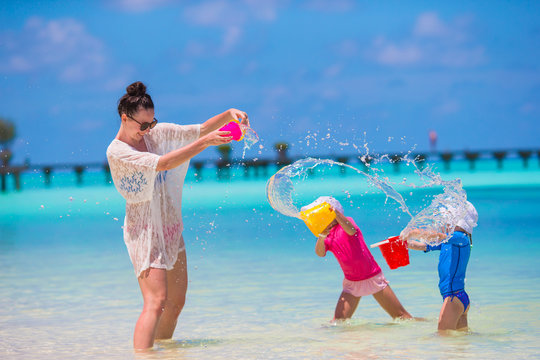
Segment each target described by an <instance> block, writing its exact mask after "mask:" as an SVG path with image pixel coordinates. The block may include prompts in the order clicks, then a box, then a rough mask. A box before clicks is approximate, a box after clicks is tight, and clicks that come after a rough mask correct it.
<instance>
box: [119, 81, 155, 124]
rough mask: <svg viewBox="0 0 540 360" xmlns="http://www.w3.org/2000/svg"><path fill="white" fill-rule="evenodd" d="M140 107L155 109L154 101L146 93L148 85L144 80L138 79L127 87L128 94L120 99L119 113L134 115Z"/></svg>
mask: <svg viewBox="0 0 540 360" xmlns="http://www.w3.org/2000/svg"><path fill="white" fill-rule="evenodd" d="M139 108H142V109H145V110H146V109H153V108H154V102H153V101H152V98H151V97H150V95H148V94H147V93H146V86H145V85H144V84H143V83H142V82H140V81H136V82H134V83H133V84H131V85H129V86H128V87H127V88H126V94H124V96H122V97H121V98H120V100H118V115H120V116H122V114H126V115H127V116H133V115H134V114H136V113H137V111H139Z"/></svg>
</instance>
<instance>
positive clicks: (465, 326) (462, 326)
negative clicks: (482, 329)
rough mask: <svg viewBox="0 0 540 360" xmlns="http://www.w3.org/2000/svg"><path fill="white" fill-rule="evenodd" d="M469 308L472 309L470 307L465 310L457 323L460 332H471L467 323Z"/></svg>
mask: <svg viewBox="0 0 540 360" xmlns="http://www.w3.org/2000/svg"><path fill="white" fill-rule="evenodd" d="M469 308H470V306H468V307H467V310H465V312H464V313H463V315H461V316H460V318H459V320H458V322H457V326H456V330H459V331H467V330H469V324H468V322H467V313H468V312H469Z"/></svg>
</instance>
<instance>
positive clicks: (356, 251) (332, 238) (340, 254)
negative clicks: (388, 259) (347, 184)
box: [324, 217, 381, 281]
mask: <svg viewBox="0 0 540 360" xmlns="http://www.w3.org/2000/svg"><path fill="white" fill-rule="evenodd" d="M347 219H348V220H349V221H350V222H351V224H352V225H353V226H354V228H355V229H356V234H354V235H348V234H347V233H346V232H345V230H343V228H342V227H341V225H339V224H337V225H336V226H334V227H333V228H332V230H330V233H329V234H328V236H327V237H326V239H325V240H324V246H325V248H326V251H331V252H332V253H333V254H334V256H335V257H336V259H337V261H338V262H339V265H340V266H341V269H342V270H343V273H344V274H345V279H347V280H350V281H360V280H366V279H369V278H372V277H373V276H375V275H377V274H379V273H381V268H380V267H379V265H378V264H377V262H376V261H375V259H374V258H373V255H371V252H370V251H369V249H368V247H367V245H366V243H365V242H364V237H363V236H362V232H361V231H360V229H359V228H358V226H357V225H356V224H355V222H354V220H353V219H352V218H350V217H348V218H347Z"/></svg>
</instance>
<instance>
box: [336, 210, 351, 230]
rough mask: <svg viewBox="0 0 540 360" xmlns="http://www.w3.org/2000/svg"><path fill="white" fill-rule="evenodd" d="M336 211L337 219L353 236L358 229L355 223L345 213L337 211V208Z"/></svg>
mask: <svg viewBox="0 0 540 360" xmlns="http://www.w3.org/2000/svg"><path fill="white" fill-rule="evenodd" d="M334 212H335V213H336V220H337V222H338V224H339V225H341V227H342V228H343V230H345V232H346V233H347V234H348V235H351V236H352V235H354V234H356V229H355V228H354V226H353V224H351V222H350V221H349V219H347V218H346V217H345V215H343V214H342V213H341V212H339V211H337V210H336V209H334Z"/></svg>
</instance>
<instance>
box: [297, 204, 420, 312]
mask: <svg viewBox="0 0 540 360" xmlns="http://www.w3.org/2000/svg"><path fill="white" fill-rule="evenodd" d="M323 202H326V203H328V204H329V205H330V206H331V208H332V209H333V210H334V212H335V213H336V219H335V220H334V221H333V222H332V223H331V224H330V225H328V227H327V228H326V229H325V230H324V231H323V232H322V233H321V234H320V235H319V237H318V239H317V244H316V245H315V252H316V253H317V255H319V256H321V257H323V256H326V252H327V251H331V252H332V253H333V254H334V256H335V257H336V259H337V261H338V262H339V265H340V266H341V269H342V270H343V273H344V274H345V279H343V291H342V293H341V295H340V296H339V299H338V302H337V305H336V310H335V315H334V320H343V319H348V318H350V317H351V316H352V315H353V313H354V311H355V310H356V307H357V306H358V302H359V301H360V298H361V297H362V296H367V295H373V297H374V298H375V300H377V302H378V303H379V304H380V305H381V307H382V308H383V309H384V310H385V311H386V312H387V313H388V314H389V315H390V316H391V317H392V318H394V319H395V318H401V319H411V318H412V316H411V315H410V314H409V313H408V312H407V311H406V310H405V308H404V307H403V306H402V305H401V303H400V302H399V300H398V298H397V297H396V295H395V294H394V292H393V291H392V289H391V288H390V286H389V285H388V281H387V280H386V279H385V277H384V275H383V273H382V270H381V268H380V267H379V265H377V262H375V259H374V258H373V256H372V255H371V253H370V251H369V249H368V247H367V246H366V243H365V242H364V237H363V236H362V232H360V229H359V228H358V226H357V225H356V224H355V222H354V221H353V219H352V218H350V217H345V216H344V215H343V207H342V206H341V204H340V203H339V201H337V200H336V199H334V198H333V197H331V196H321V197H319V198H318V199H317V200H315V201H314V202H313V203H311V204H309V205H307V206H305V207H303V208H302V211H305V210H307V209H310V208H312V207H314V206H316V205H319V204H321V203H323Z"/></svg>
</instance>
